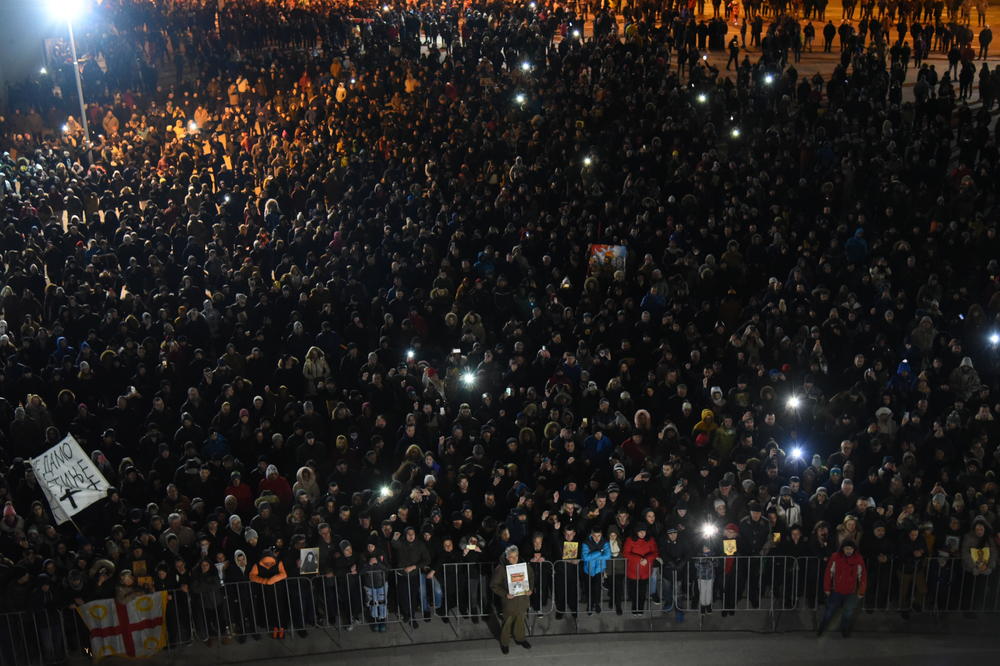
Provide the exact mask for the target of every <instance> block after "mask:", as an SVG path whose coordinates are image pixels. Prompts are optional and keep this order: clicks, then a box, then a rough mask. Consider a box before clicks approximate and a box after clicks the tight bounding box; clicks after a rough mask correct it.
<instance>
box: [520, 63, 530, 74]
mask: <svg viewBox="0 0 1000 666" xmlns="http://www.w3.org/2000/svg"><path fill="white" fill-rule="evenodd" d="M521 71H522V72H530V71H531V63H530V62H528V61H527V60H525V61H524V62H522V63H521Z"/></svg>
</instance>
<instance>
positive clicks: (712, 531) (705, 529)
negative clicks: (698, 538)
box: [701, 523, 719, 539]
mask: <svg viewBox="0 0 1000 666" xmlns="http://www.w3.org/2000/svg"><path fill="white" fill-rule="evenodd" d="M718 532H719V528H718V527H716V526H715V525H713V524H712V523H705V524H704V525H702V526H701V535H702V536H703V537H705V538H706V539H710V538H712V537H714V536H715V535H716V534H717V533H718Z"/></svg>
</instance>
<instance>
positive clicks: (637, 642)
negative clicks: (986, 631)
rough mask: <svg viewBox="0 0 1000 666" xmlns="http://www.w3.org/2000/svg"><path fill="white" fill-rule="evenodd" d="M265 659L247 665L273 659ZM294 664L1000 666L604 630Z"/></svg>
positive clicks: (927, 639)
mask: <svg viewBox="0 0 1000 666" xmlns="http://www.w3.org/2000/svg"><path fill="white" fill-rule="evenodd" d="M276 661H278V660H277V659H266V660H260V661H257V662H244V663H258V664H265V663H274V662H276ZM289 661H293V662H294V664H295V666H320V665H321V664H323V665H325V664H330V663H332V662H338V663H347V664H350V665H351V666H403V665H408V664H427V665H428V666H437V665H441V666H459V665H469V664H503V663H509V664H518V665H519V666H525V665H528V664H541V665H544V666H589V665H590V664H595V665H597V664H600V665H601V666H606V665H610V666H618V665H621V664H644V665H645V664H649V665H653V664H682V665H683V666H700V665H701V664H705V665H706V666H709V665H712V666H715V665H732V666H753V665H756V664H767V666H825V665H827V664H830V665H833V664H837V665H838V666H876V665H881V664H905V665H906V666H948V665H950V664H956V665H963V666H964V665H965V664H968V665H970V666H972V665H975V666H987V665H989V664H997V663H1000V639H998V638H972V637H943V636H894V635H880V634H863V635H855V636H853V637H852V638H850V639H848V640H844V639H842V638H841V637H840V635H839V634H835V635H832V636H830V637H824V638H821V639H816V638H815V636H813V635H812V634H805V633H799V634H794V635H789V634H784V635H781V634H778V635H762V634H732V633H729V634H725V635H719V634H715V635H712V634H694V633H690V634H689V633H685V634H672V635H664V634H658V633H641V634H611V635H609V634H604V635H595V634H590V635H578V636H551V637H542V638H535V639H533V642H532V649H531V650H525V649H523V648H521V647H519V646H517V645H514V646H512V647H511V652H510V654H509V655H507V656H504V655H502V654H501V653H500V649H499V647H498V643H497V642H496V641H487V640H478V641H465V642H460V643H438V644H425V645H413V646H406V647H393V648H382V649H369V650H364V651H352V652H345V653H337V654H328V655H316V656H296V657H294V658H292V659H291V660H289Z"/></svg>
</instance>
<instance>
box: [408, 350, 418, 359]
mask: <svg viewBox="0 0 1000 666" xmlns="http://www.w3.org/2000/svg"><path fill="white" fill-rule="evenodd" d="M416 355H417V353H416V352H415V351H413V350H412V349H407V350H406V358H408V359H412V358H413V357H414V356H416Z"/></svg>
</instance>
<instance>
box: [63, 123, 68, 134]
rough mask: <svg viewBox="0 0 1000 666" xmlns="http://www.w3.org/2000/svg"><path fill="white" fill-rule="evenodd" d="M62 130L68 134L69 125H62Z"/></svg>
mask: <svg viewBox="0 0 1000 666" xmlns="http://www.w3.org/2000/svg"><path fill="white" fill-rule="evenodd" d="M62 130H63V133H66V132H69V124H66V125H63V127H62Z"/></svg>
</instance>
